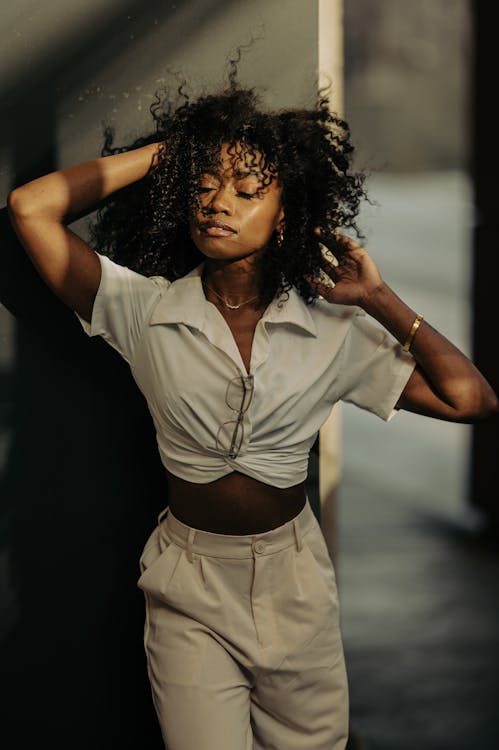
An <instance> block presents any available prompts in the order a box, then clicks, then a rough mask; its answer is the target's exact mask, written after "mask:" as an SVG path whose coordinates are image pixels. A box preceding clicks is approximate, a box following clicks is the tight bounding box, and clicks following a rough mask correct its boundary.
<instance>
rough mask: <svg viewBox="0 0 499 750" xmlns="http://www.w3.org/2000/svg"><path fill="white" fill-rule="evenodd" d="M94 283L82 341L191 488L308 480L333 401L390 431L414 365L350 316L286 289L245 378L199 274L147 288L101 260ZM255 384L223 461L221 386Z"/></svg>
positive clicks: (365, 322)
mask: <svg viewBox="0 0 499 750" xmlns="http://www.w3.org/2000/svg"><path fill="white" fill-rule="evenodd" d="M99 258H100V262H101V268H102V275H101V281H100V285H99V289H98V292H97V296H96V299H95V302H94V306H93V312H92V319H91V322H90V324H88V323H86V322H85V321H84V320H83V319H82V318H81V317H80V316H78V317H79V320H80V322H81V324H82V326H83V328H84V330H85V331H86V333H87V334H88V335H90V336H97V335H99V336H102V337H103V338H104V339H105V340H106V341H107V342H108V343H109V344H110V345H111V346H113V347H114V348H115V349H116V350H117V351H118V352H119V353H120V354H121V356H122V357H124V358H125V360H126V361H127V362H128V364H129V365H130V368H131V371H132V374H133V377H134V379H135V381H136V382H137V385H138V386H139V388H140V390H141V391H142V393H143V394H144V396H145V398H146V401H147V404H148V406H149V410H150V413H151V415H152V418H153V421H154V425H155V428H156V436H157V442H158V448H159V453H160V457H161V461H162V462H163V464H164V466H165V467H166V469H167V470H168V471H169V472H171V473H172V474H174V475H176V476H178V477H180V478H182V479H185V480H188V481H190V482H196V483H206V482H211V481H213V480H215V479H218V478H220V477H223V476H225V475H226V474H229V473H231V472H233V471H238V472H241V473H243V474H246V475H248V476H250V477H253V478H255V479H258V480H260V481H261V482H265V483H267V484H270V485H273V486H275V487H282V488H284V487H290V486H292V485H295V484H298V483H300V482H302V481H304V480H305V478H306V476H307V468H308V456H309V451H310V448H311V447H312V445H313V443H314V441H315V438H316V437H317V434H318V431H319V429H320V427H321V426H322V424H323V423H324V422H325V421H326V419H327V417H328V416H329V414H330V412H331V409H332V407H333V406H334V404H335V403H336V402H338V401H340V400H341V401H348V402H351V403H353V404H356V405H357V406H359V407H360V408H362V409H367V410H368V411H371V412H373V413H374V414H376V415H378V416H379V417H381V418H382V419H385V420H389V419H391V417H392V416H393V415H394V413H395V412H394V406H395V404H396V403H397V401H398V399H399V397H400V394H401V392H402V390H403V388H404V386H405V384H406V382H407V380H408V379H409V376H410V375H411V372H412V370H413V368H414V366H415V361H414V359H413V357H412V356H411V355H410V354H409V353H406V352H404V351H403V350H402V347H401V346H400V345H399V344H398V342H396V341H395V339H393V337H391V336H390V334H388V333H387V332H386V331H384V330H383V329H381V328H380V327H379V326H378V325H377V324H376V323H375V322H374V321H371V320H369V319H368V318H367V317H366V315H365V314H364V313H363V312H362V311H361V310H360V309H359V308H357V307H352V306H344V305H335V304H330V303H328V302H326V301H325V300H321V299H320V300H318V301H317V302H316V303H315V304H314V305H312V306H307V305H306V304H305V303H304V302H303V300H302V299H301V297H300V295H299V294H298V292H297V291H296V290H295V289H294V288H293V289H291V291H290V292H289V297H288V298H287V299H286V297H285V296H284V297H283V299H284V301H283V302H282V304H279V299H278V298H276V299H274V300H273V302H271V304H270V305H269V306H268V307H267V309H266V310H265V313H264V314H263V317H262V318H261V319H260V320H259V322H258V324H257V326H256V330H255V335H254V339H253V346H252V351H251V364H250V372H249V373H247V372H246V369H245V366H244V364H243V361H242V359H241V355H240V352H239V350H238V348H237V345H236V342H235V340H234V337H233V335H232V332H231V330H230V328H229V326H228V325H227V323H226V321H225V319H224V318H223V316H222V315H221V313H220V312H219V310H218V309H217V308H216V306H215V305H213V304H212V303H211V302H209V301H208V300H207V299H206V297H205V295H204V291H203V287H202V283H201V274H202V270H203V264H201V265H200V266H198V267H197V268H195V269H194V270H193V271H191V273H189V274H188V275H186V276H184V277H183V278H181V279H178V280H176V281H174V282H169V281H168V280H167V279H165V278H163V277H160V276H153V277H146V276H142V275H141V274H138V273H136V272H134V271H131V270H130V269H128V268H126V267H124V266H121V265H118V264H116V263H114V262H113V261H111V260H110V259H109V258H107V257H106V256H103V255H99ZM241 375H242V376H243V377H247V376H248V375H250V376H252V382H253V395H252V399H251V402H250V404H249V407H248V408H247V410H246V411H245V412H244V414H243V417H242V421H243V438H242V443H241V447H240V450H239V452H238V453H237V456H236V457H235V458H231V457H230V456H229V455H228V452H227V451H226V450H223V449H222V448H221V447H220V446H219V443H218V438H217V436H218V435H219V430H220V426H221V425H222V424H223V423H226V422H231V420H234V419H235V417H236V416H237V415H236V414H235V412H234V410H233V409H232V408H231V406H230V405H229V404H228V403H227V399H226V395H227V386H228V383H229V381H231V380H233V379H234V378H238V376H241Z"/></svg>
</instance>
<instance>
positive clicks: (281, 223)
mask: <svg viewBox="0 0 499 750" xmlns="http://www.w3.org/2000/svg"><path fill="white" fill-rule="evenodd" d="M284 223H285V222H284V208H283V207H282V206H281V208H280V209H279V213H278V214H277V217H276V223H275V229H276V231H277V232H279V231H280V230H281V229H284Z"/></svg>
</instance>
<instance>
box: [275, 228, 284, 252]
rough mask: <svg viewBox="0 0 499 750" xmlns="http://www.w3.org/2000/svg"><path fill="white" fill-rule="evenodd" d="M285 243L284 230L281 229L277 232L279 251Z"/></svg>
mask: <svg viewBox="0 0 499 750" xmlns="http://www.w3.org/2000/svg"><path fill="white" fill-rule="evenodd" d="M283 242H284V230H283V228H282V227H281V228H280V229H279V231H278V232H277V247H278V248H279V250H280V249H281V247H282V243H283Z"/></svg>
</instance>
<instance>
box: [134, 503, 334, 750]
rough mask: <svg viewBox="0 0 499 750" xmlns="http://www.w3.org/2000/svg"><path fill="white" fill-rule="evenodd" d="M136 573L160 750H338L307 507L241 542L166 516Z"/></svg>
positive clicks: (319, 549) (327, 567)
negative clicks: (162, 749) (143, 610)
mask: <svg viewBox="0 0 499 750" xmlns="http://www.w3.org/2000/svg"><path fill="white" fill-rule="evenodd" d="M165 514H166V515H165ZM140 568H141V576H140V579H139V581H138V585H139V587H140V588H141V589H142V590H143V591H144V594H145V598H146V622H145V628H144V643H145V649H146V655H147V664H148V671H149V679H150V683H151V688H152V694H153V700H154V704H155V707H156V711H157V715H158V719H159V722H160V725H161V730H162V733H163V739H164V742H165V745H166V748H167V750H343V749H344V748H345V745H346V741H347V734H348V726H347V725H348V690H347V679H346V674H345V667H344V660H343V648H342V643H341V636H340V630H339V612H338V596H337V590H336V583H335V577H334V571H333V566H332V564H331V560H330V557H329V554H328V551H327V547H326V543H325V540H324V537H323V535H322V531H321V529H320V526H319V524H318V522H317V519H316V517H315V515H314V513H313V511H312V509H311V507H310V504H309V503H308V501H307V503H306V505H305V507H304V508H303V510H302V511H301V512H300V513H299V515H298V516H297V517H296V518H295V519H293V520H291V521H289V522H288V523H285V524H283V525H282V526H279V527H278V528H276V529H272V530H271V531H267V532H265V533H262V534H250V535H243V536H229V535H225V534H212V533H210V532H206V531H199V530H196V529H193V528H191V527H189V526H186V525H185V524H184V523H182V522H181V521H179V520H178V519H177V518H175V517H174V516H173V515H172V514H171V512H169V511H168V509H167V510H166V511H165V512H164V514H161V515H160V518H159V523H158V526H157V528H156V529H155V530H154V531H153V533H152V534H151V536H150V538H149V540H148V541H147V543H146V545H145V548H144V552H143V554H142V557H141V560H140Z"/></svg>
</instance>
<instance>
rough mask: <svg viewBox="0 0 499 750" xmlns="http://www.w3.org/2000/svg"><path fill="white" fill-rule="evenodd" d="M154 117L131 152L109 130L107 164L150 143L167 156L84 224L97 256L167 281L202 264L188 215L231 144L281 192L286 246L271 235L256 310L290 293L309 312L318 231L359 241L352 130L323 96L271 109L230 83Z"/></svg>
mask: <svg viewBox="0 0 499 750" xmlns="http://www.w3.org/2000/svg"><path fill="white" fill-rule="evenodd" d="M150 112H151V115H152V117H153V120H154V123H155V130H154V132H153V133H151V134H150V135H146V136H143V137H141V138H138V139H137V140H135V141H134V143H133V144H132V145H130V146H125V147H120V148H116V147H113V145H112V144H113V140H114V133H113V131H112V129H110V128H106V131H105V143H104V146H103V149H102V155H103V156H105V155H110V154H113V153H118V152H121V151H128V150H131V149H133V148H138V147H140V146H143V145H145V144H147V143H151V142H154V141H158V142H159V141H161V142H164V143H165V148H164V149H162V150H161V152H160V157H159V160H158V163H157V164H156V165H155V166H154V167H152V168H151V169H150V171H149V173H148V175H147V176H146V177H144V178H143V179H142V180H139V181H138V182H136V183H133V184H131V185H129V186H127V187H125V188H123V189H122V190H120V191H117V192H116V193H114V194H112V195H111V196H110V197H109V198H108V199H106V201H105V202H104V203H103V204H102V205H101V206H100V208H99V210H98V211H97V214H96V218H95V219H94V222H93V223H92V224H91V226H90V236H91V240H92V241H93V244H94V246H95V247H96V249H97V250H98V251H99V252H102V253H104V254H106V255H109V256H110V257H111V258H113V259H114V260H116V261H117V262H118V263H122V264H123V265H126V266H128V267H130V268H132V269H134V270H136V271H138V272H139V273H142V274H145V275H147V276H150V275H162V276H165V277H166V278H168V279H170V280H174V279H176V278H179V277H181V276H184V275H185V274H186V273H188V272H189V271H190V270H192V269H193V268H194V267H195V266H197V265H198V264H199V263H201V261H202V260H204V256H203V255H202V254H201V253H200V251H199V250H198V249H197V248H196V246H195V244H194V242H193V241H192V239H191V237H190V234H189V230H188V221H189V216H190V215H191V213H192V211H193V208H194V207H196V206H199V184H200V178H201V175H202V174H203V172H206V171H207V170H210V169H213V168H214V167H216V165H218V164H219V160H220V150H221V146H222V144H224V143H228V144H230V145H231V146H232V147H233V148H232V152H233V153H234V154H235V156H234V158H236V157H239V158H240V155H241V152H242V153H243V154H244V157H245V158H246V160H250V162H252V161H256V162H257V163H258V166H259V167H260V171H263V173H264V174H265V175H266V179H267V181H270V180H272V179H277V180H278V182H279V184H280V186H281V188H282V205H283V208H284V233H283V241H282V243H281V244H280V246H279V245H278V243H277V237H275V236H273V237H272V238H271V240H270V241H269V243H268V246H267V249H266V252H265V253H264V254H263V255H262V259H261V263H262V273H261V288H260V302H261V303H267V304H268V302H270V300H271V299H273V297H274V296H275V295H276V294H282V293H285V292H287V291H288V290H289V289H290V288H291V286H294V287H296V289H297V290H298V292H299V293H300V295H301V296H302V298H303V299H304V301H305V302H306V303H307V304H310V303H311V302H312V301H313V299H314V298H315V297H316V296H317V293H316V292H315V290H314V289H312V288H311V287H310V286H309V284H308V283H307V282H306V280H305V278H304V276H305V275H311V274H312V275H316V274H318V273H319V269H320V263H321V257H322V256H321V247H320V243H319V241H318V238H317V235H315V234H314V232H313V229H314V227H321V228H322V230H323V231H324V233H325V235H326V236H330V235H333V234H334V233H335V232H337V231H339V230H341V231H344V230H345V229H351V230H353V231H354V232H355V233H356V234H357V236H361V234H360V231H359V229H358V227H357V225H356V222H355V218H356V216H357V214H358V212H359V208H360V204H361V201H362V200H363V199H365V198H366V197H367V196H366V194H365V191H364V179H365V175H363V174H362V173H357V172H352V171H351V170H350V166H351V157H352V152H353V147H352V145H351V142H350V131H349V127H348V124H347V123H346V122H345V121H344V120H343V119H341V118H340V117H338V116H337V115H335V114H334V113H333V112H332V111H331V110H330V108H329V101H328V98H327V96H326V95H324V94H321V93H319V94H318V95H317V100H316V104H315V106H314V107H312V108H309V109H299V108H297V109H284V110H279V111H268V110H266V109H265V108H264V107H263V106H262V104H261V101H260V98H259V96H258V94H257V92H256V90H255V89H254V88H245V87H242V86H240V85H239V84H238V83H237V82H236V80H235V76H234V75H232V76H230V77H229V83H228V85H227V86H226V87H225V88H223V89H222V90H221V91H220V93H211V94H205V95H201V96H199V97H198V98H196V99H194V100H191V99H190V97H189V96H188V95H187V94H186V93H185V91H184V85H181V86H180V87H179V88H178V90H177V96H176V97H175V99H174V101H172V99H171V98H170V97H169V96H168V94H166V95H165V96H164V97H163V98H162V97H161V96H160V95H159V94H158V93H156V96H155V102H154V103H153V105H151V107H150ZM267 184H268V183H267ZM264 187H265V181H264V185H263V186H262V189H264ZM338 252H340V250H338Z"/></svg>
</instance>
